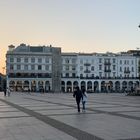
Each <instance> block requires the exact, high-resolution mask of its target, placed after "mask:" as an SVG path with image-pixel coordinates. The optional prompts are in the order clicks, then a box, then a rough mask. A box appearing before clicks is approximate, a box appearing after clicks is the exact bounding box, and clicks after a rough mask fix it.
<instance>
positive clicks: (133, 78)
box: [6, 44, 140, 92]
mask: <svg viewBox="0 0 140 140" xmlns="http://www.w3.org/2000/svg"><path fill="white" fill-rule="evenodd" d="M6 57H7V75H8V79H7V85H8V86H9V87H10V88H12V89H13V90H30V91H45V92H49V91H54V92H59V91H62V92H73V90H74V88H75V87H76V86H80V87H85V88H86V90H87V91H89V92H120V91H121V92H122V91H126V90H131V89H132V88H136V87H138V86H139V84H140V83H139V78H138V77H139V66H140V65H139V56H138V55H134V53H131V52H129V53H120V54H114V53H102V54H101V53H91V54H87V53H85V54H84V53H61V48H56V47H52V46H49V47H46V46H37V47H35V46H26V45H25V44H21V45H20V46H18V47H17V48H15V47H13V46H9V51H8V52H7V55H6Z"/></svg>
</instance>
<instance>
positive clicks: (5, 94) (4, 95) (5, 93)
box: [4, 87, 6, 96]
mask: <svg viewBox="0 0 140 140" xmlns="http://www.w3.org/2000/svg"><path fill="white" fill-rule="evenodd" d="M4 96H6V87H5V88H4Z"/></svg>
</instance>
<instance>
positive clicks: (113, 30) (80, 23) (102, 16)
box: [0, 0, 140, 61]
mask: <svg viewBox="0 0 140 140" xmlns="http://www.w3.org/2000/svg"><path fill="white" fill-rule="evenodd" d="M139 24H140V0H1V1H0V45H1V47H0V48H1V52H2V53H1V55H2V57H3V59H2V60H1V61H3V60H4V55H5V52H6V50H7V46H8V45H10V44H13V45H16V46H17V45H19V44H20V43H26V44H30V45H49V44H52V45H53V46H56V47H57V46H58V47H61V48H62V51H63V52H65V51H66V52H87V53H88V52H89V53H91V52H106V51H111V52H120V51H127V50H129V49H136V48H137V47H140V29H139V28H138V25H139Z"/></svg>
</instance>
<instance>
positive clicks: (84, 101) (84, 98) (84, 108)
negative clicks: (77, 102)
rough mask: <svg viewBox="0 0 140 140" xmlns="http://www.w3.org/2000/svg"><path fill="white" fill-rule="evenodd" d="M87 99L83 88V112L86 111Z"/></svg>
mask: <svg viewBox="0 0 140 140" xmlns="http://www.w3.org/2000/svg"><path fill="white" fill-rule="evenodd" d="M87 97H88V95H87V92H86V90H85V88H83V89H82V105H83V111H85V110H86V107H85V104H86V102H87Z"/></svg>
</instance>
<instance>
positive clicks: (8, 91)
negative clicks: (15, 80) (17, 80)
mask: <svg viewBox="0 0 140 140" xmlns="http://www.w3.org/2000/svg"><path fill="white" fill-rule="evenodd" d="M7 93H8V96H10V93H11V91H10V88H7Z"/></svg>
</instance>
